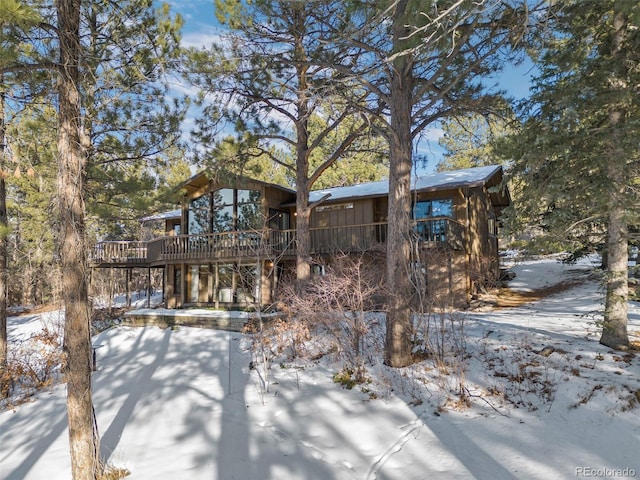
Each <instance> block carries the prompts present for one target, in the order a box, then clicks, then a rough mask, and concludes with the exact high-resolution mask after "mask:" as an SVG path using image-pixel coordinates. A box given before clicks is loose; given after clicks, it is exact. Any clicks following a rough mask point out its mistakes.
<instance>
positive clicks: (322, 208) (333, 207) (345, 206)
mask: <svg viewBox="0 0 640 480" xmlns="http://www.w3.org/2000/svg"><path fill="white" fill-rule="evenodd" d="M351 208H353V203H351V202H349V203H334V204H333V205H319V206H317V207H316V212H325V211H329V210H348V209H351Z"/></svg>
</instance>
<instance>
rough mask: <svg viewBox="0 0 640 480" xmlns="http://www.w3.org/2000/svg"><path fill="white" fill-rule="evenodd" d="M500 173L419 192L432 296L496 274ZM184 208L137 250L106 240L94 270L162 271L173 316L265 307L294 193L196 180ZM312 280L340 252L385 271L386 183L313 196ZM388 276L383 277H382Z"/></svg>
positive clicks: (416, 225) (458, 177)
mask: <svg viewBox="0 0 640 480" xmlns="http://www.w3.org/2000/svg"><path fill="white" fill-rule="evenodd" d="M502 177H503V172H502V167H500V166H495V165H493V166H486V167H477V168H469V169H464V170H457V171H451V172H442V173H432V174H428V175H424V176H421V177H418V178H416V179H415V180H414V182H413V185H412V194H413V197H414V202H413V231H412V232H409V233H410V234H411V235H412V238H413V239H414V240H415V246H416V251H417V252H418V254H417V257H416V258H417V259H418V262H417V264H418V265H419V267H420V270H421V271H422V272H423V273H424V274H425V276H426V279H427V281H426V283H427V287H426V288H429V291H430V292H431V293H432V294H433V295H434V296H443V297H444V296H447V298H449V299H451V302H450V303H451V304H452V305H455V306H463V305H465V304H466V303H467V302H468V300H469V299H470V296H471V295H472V294H473V293H474V292H475V291H477V290H478V289H480V288H482V287H483V286H485V285H486V284H487V283H491V282H495V281H496V279H497V278H498V275H499V260H498V238H497V231H498V217H499V214H500V211H501V210H502V209H503V208H504V207H506V206H508V205H509V203H510V198H509V193H508V191H507V190H506V188H504V187H503V186H502ZM184 192H185V193H184V200H183V203H182V206H181V209H179V210H175V211H172V212H167V213H165V214H161V215H159V216H153V217H147V218H146V219H145V220H144V222H152V221H155V222H158V221H159V222H161V223H162V224H163V229H164V232H162V234H160V235H156V236H153V235H151V236H147V238H144V239H143V240H141V241H138V242H100V243H98V244H96V245H95V247H94V248H93V250H92V253H91V255H90V258H91V263H92V266H93V267H95V268H129V269H132V268H148V269H152V268H158V269H162V271H163V278H164V281H163V292H164V300H165V303H166V306H167V307H168V308H183V307H189V306H205V305H206V306H215V307H226V308H232V307H246V306H257V305H268V304H270V303H271V302H272V301H273V300H274V296H275V292H276V290H275V289H276V286H277V283H278V281H279V280H280V279H281V278H282V277H283V276H285V275H286V274H287V272H292V271H293V270H294V269H295V258H296V233H295V223H296V212H295V203H296V202H295V201H296V192H295V191H294V190H291V189H288V188H284V187H281V186H278V185H273V184H269V183H265V182H262V181H258V180H254V179H250V178H246V177H240V176H231V175H229V176H227V177H223V176H219V177H217V178H210V177H209V176H208V175H207V173H206V172H203V173H199V174H197V175H195V176H194V177H192V178H191V179H190V180H188V181H187V182H186V183H185V184H184ZM309 200H310V202H311V204H312V205H313V210H312V214H311V232H310V233H311V245H312V247H311V248H312V256H313V259H314V262H315V263H314V266H313V267H314V268H313V270H314V272H315V273H317V274H321V273H322V272H323V269H324V266H326V265H328V264H331V262H332V259H333V258H335V255H337V254H338V253H356V252H358V253H363V254H366V255H369V256H370V259H371V261H372V262H374V261H375V262H380V263H381V267H382V268H381V272H383V268H384V252H385V249H384V245H385V241H386V232H387V210H388V182H387V181H386V180H385V181H379V182H372V183H366V184H361V185H354V186H349V187H338V188H329V189H324V190H318V191H314V192H312V193H311V195H310V198H309ZM381 275H382V273H381Z"/></svg>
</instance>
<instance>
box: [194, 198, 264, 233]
mask: <svg viewBox="0 0 640 480" xmlns="http://www.w3.org/2000/svg"><path fill="white" fill-rule="evenodd" d="M260 199H261V195H260V191H259V190H246V189H233V188H221V189H219V190H215V191H214V192H212V193H206V194H205V195H202V196H201V197H198V198H195V199H193V200H191V202H190V203H189V223H188V228H189V232H188V233H189V234H190V235H195V234H200V233H217V232H232V231H242V230H256V229H259V228H261V227H262V215H261V212H262V208H261V202H260Z"/></svg>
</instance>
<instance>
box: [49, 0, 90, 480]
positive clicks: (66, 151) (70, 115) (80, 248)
mask: <svg viewBox="0 0 640 480" xmlns="http://www.w3.org/2000/svg"><path fill="white" fill-rule="evenodd" d="M56 7H57V13H58V30H59V37H60V38H59V40H60V68H59V75H60V79H59V119H58V122H59V123H58V127H59V133H58V135H59V137H58V202H59V208H60V237H59V251H60V255H61V263H62V289H63V298H64V306H65V327H64V350H65V354H66V380H67V415H68V420H69V446H70V451H71V472H72V476H73V479H74V480H94V479H95V478H96V477H97V475H98V472H99V469H100V463H99V457H98V452H99V446H98V443H99V439H98V434H97V427H96V422H95V413H94V410H93V402H92V395H91V393H92V389H91V357H92V351H91V332H90V310H89V302H88V290H87V277H86V274H87V258H86V248H85V225H84V218H85V203H84V191H85V184H84V182H85V178H84V177H85V168H86V155H85V152H84V150H83V148H82V145H81V139H82V132H81V123H80V118H81V108H80V94H79V91H78V83H79V75H78V73H79V72H78V64H79V59H80V35H79V28H80V0H57V2H56Z"/></svg>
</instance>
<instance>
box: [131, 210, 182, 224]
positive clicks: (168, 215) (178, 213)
mask: <svg viewBox="0 0 640 480" xmlns="http://www.w3.org/2000/svg"><path fill="white" fill-rule="evenodd" d="M180 217H182V210H180V209H179V208H178V209H176V210H169V211H168V212H161V213H157V214H155V215H149V216H148V217H144V218H141V219H140V222H142V223H144V222H152V221H154V220H169V219H175V218H180Z"/></svg>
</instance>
